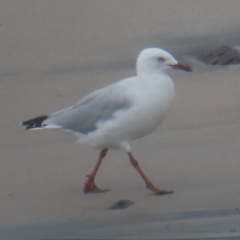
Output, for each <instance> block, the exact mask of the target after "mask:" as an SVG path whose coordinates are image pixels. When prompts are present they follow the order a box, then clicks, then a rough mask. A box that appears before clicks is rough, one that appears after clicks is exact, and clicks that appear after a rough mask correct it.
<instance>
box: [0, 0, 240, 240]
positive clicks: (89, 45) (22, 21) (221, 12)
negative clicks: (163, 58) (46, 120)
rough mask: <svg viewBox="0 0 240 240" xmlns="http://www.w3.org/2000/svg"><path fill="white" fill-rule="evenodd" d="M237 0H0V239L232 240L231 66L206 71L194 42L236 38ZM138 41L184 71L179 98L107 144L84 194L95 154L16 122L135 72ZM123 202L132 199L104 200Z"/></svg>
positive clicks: (235, 223)
mask: <svg viewBox="0 0 240 240" xmlns="http://www.w3.org/2000/svg"><path fill="white" fill-rule="evenodd" d="M239 9H240V1H239V0H228V1H223V0H214V1H213V0H201V1H197V0H181V1H178V0H155V1H154V0H131V1H128V0H121V1H111V0H99V1H94V0H78V1H77V0H68V1H63V0H52V1H47V0H42V1H35V0H22V1H16V0H11V1H9V0H1V1H0V34H1V41H0V51H1V54H0V80H1V87H0V102H1V105H0V108H1V109H0V111H1V122H2V123H1V125H0V132H1V135H0V148H1V161H0V183H1V184H0V193H1V201H0V212H1V218H0V238H1V239H6V240H7V239H208V238H216V239H219V238H221V239H240V200H239V199H240V188H239V185H238V184H239V182H240V174H239V171H240V110H239V109H240V94H239V90H240V77H239V76H240V66H239V65H230V66H207V65H205V64H204V63H202V62H200V61H199V60H198V56H199V54H200V53H202V52H203V51H206V50H208V49H211V48H213V47H218V46H221V45H228V46H233V47H237V48H238V47H240V27H239V26H240V14H239ZM148 47H160V48H163V49H165V50H167V51H169V52H170V53H171V54H173V56H175V57H176V58H177V59H178V60H179V61H182V62H185V63H187V64H189V65H191V66H192V68H193V72H192V73H188V72H181V71H170V72H169V74H170V75H171V77H172V78H173V80H174V84H175V88H176V94H177V97H176V99H175V102H174V105H173V108H172V109H171V112H170V114H169V115H168V116H167V118H166V119H165V121H164V122H163V124H162V126H161V127H160V128H159V129H158V130H157V131H155V132H154V133H152V134H150V135H148V136H146V137H144V138H142V139H140V140H138V141H135V142H134V143H133V145H132V148H133V153H134V155H135V157H136V158H137V159H138V161H139V163H140V165H141V167H142V168H143V169H144V171H145V172H146V174H147V175H148V176H149V178H150V179H151V180H152V182H153V183H154V184H155V185H157V186H158V187H159V188H163V189H167V190H174V191H175V192H174V194H172V195H168V196H155V195H153V194H151V192H150V191H149V190H148V189H146V188H145V185H144V183H143V181H142V179H141V178H140V176H139V175H138V174H137V172H136V171H135V169H134V168H133V167H132V166H131V164H130V163H129V160H128V158H127V154H126V153H125V152H124V151H123V150H117V151H110V152H109V154H108V155H107V157H106V159H105V160H104V162H103V164H102V166H101V168H100V170H99V173H98V175H97V179H96V182H97V183H98V185H99V187H101V188H107V189H110V191H109V192H106V193H103V194H84V193H83V191H82V187H83V184H84V182H85V180H86V175H87V174H88V173H90V171H91V170H92V169H93V167H94V165H95V163H96V160H97V156H98V154H99V153H98V151H96V150H92V149H90V148H88V147H84V146H81V145H77V144H75V138H74V137H73V136H72V135H70V134H66V133H64V132H61V131H57V130H50V131H46V130H43V131H24V129H23V128H22V127H21V126H20V125H19V124H20V122H21V121H23V120H27V119H29V118H32V117H36V116H39V115H42V114H48V113H51V112H54V111H57V110H60V109H62V108H64V107H67V106H70V105H72V104H74V103H75V102H76V101H78V100H79V99H80V98H82V97H84V96H85V95H86V94H88V93H90V92H91V91H94V90H96V89H98V88H100V87H103V86H106V85H108V84H110V83H113V82H116V81H118V80H121V79H122V78H126V77H129V76H133V75H135V59H136V57H137V56H138V54H139V52H140V51H141V50H142V49H144V48H148ZM121 199H127V200H131V201H133V202H134V204H133V205H132V206H130V207H129V208H127V209H122V210H109V209H108V208H109V207H110V206H111V205H113V204H114V203H116V202H117V201H119V200H121Z"/></svg>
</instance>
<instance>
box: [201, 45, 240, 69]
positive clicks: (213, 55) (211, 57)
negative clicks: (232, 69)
mask: <svg viewBox="0 0 240 240" xmlns="http://www.w3.org/2000/svg"><path fill="white" fill-rule="evenodd" d="M199 60H201V61H202V62H204V63H206V64H208V65H230V64H240V52H239V51H238V50H237V49H235V48H233V47H229V46H221V47H218V48H215V49H212V50H208V51H206V52H204V53H203V54H201V55H200V56H199Z"/></svg>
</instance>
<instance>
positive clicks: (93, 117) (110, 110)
mask: <svg viewBox="0 0 240 240" xmlns="http://www.w3.org/2000/svg"><path fill="white" fill-rule="evenodd" d="M121 90H122V91H121ZM130 105H131V101H130V99H129V98H128V97H127V96H126V95H125V94H124V90H123V89H121V87H120V88H119V87H117V88H116V85H115V84H114V85H110V86H108V87H105V88H102V89H99V90H97V91H95V92H93V93H91V94H89V95H87V96H86V97H84V98H82V99H81V100H80V101H79V102H77V103H76V104H75V105H73V106H72V107H69V108H65V109H63V110H61V111H58V112H55V113H53V114H51V115H50V116H49V118H48V119H47V120H45V121H44V122H43V124H44V125H55V126H58V127H61V128H63V129H68V130H72V131H75V132H80V133H83V134H87V133H89V132H92V131H94V130H96V128H97V123H98V122H100V121H104V120H109V119H111V118H113V117H114V113H116V112H117V111H121V110H124V109H128V108H129V107H130Z"/></svg>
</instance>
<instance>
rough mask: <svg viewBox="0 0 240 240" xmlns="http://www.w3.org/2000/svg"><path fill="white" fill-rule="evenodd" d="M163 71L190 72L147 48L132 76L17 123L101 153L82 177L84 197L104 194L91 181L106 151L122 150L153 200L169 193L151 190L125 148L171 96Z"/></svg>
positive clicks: (152, 125)
mask: <svg viewBox="0 0 240 240" xmlns="http://www.w3.org/2000/svg"><path fill="white" fill-rule="evenodd" d="M169 69H180V70H184V71H188V72H190V71H192V69H191V67H189V66H188V65H186V64H183V63H179V62H177V61H176V60H175V58H174V57H173V56H172V55H171V54H169V53H168V52H166V51H165V50H163V49H159V48H148V49H144V50H142V51H141V52H140V54H139V56H138V58H137V63H136V70H137V74H136V75H137V76H134V77H130V78H126V79H123V80H121V81H118V82H116V83H113V84H111V85H109V86H106V87H104V88H101V89H99V90H97V91H94V92H93V93H91V94H89V95H87V96H85V97H84V98H82V99H81V100H80V101H78V102H77V103H76V104H75V105H73V106H71V107H68V108H65V109H63V110H60V111H58V112H54V113H52V114H49V115H44V116H40V117H36V118H34V119H30V120H27V121H24V122H22V123H21V124H22V125H23V126H25V129H46V128H49V129H51V128H60V129H62V130H65V131H70V132H72V133H73V134H74V135H75V136H76V137H77V142H79V143H84V144H88V145H90V146H92V147H94V148H97V149H101V151H100V155H99V158H98V161H97V164H96V166H95V167H94V169H93V171H92V172H91V173H90V174H89V175H87V177H88V179H87V181H86V182H85V184H84V188H83V190H84V192H85V193H87V192H105V191H107V190H102V189H100V188H98V187H97V185H96V184H95V182H94V179H95V176H96V173H97V171H98V169H99V166H100V164H101V162H102V160H103V158H104V157H105V156H106V153H107V151H108V149H118V148H123V149H124V150H126V152H127V154H128V157H129V159H130V162H131V164H132V165H133V166H134V167H135V169H136V170H137V171H138V173H139V174H140V175H141V177H142V178H143V180H144V182H145V183H146V187H147V188H149V189H150V190H151V191H153V192H154V193H156V194H158V195H163V194H170V193H172V192H173V191H166V190H160V189H158V188H157V187H155V186H154V185H153V184H152V183H151V182H150V180H149V179H148V178H147V177H146V175H145V174H144V172H143V171H142V169H141V168H140V166H139V164H138V162H137V160H136V159H135V158H134V157H133V155H132V152H131V146H130V143H131V142H132V141H133V140H135V139H138V138H141V137H144V136H146V135H148V134H149V133H151V132H153V131H154V130H155V129H156V128H157V127H158V126H159V125H160V124H161V122H162V121H163V119H164V118H165V116H166V115H167V113H168V112H169V109H170V107H171V105H172V103H173V100H174V97H175V90H174V84H173V82H172V79H171V78H170V77H169V76H168V75H167V73H166V72H167V70H169Z"/></svg>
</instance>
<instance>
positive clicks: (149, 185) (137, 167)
mask: <svg viewBox="0 0 240 240" xmlns="http://www.w3.org/2000/svg"><path fill="white" fill-rule="evenodd" d="M128 156H129V159H130V162H131V164H132V165H133V166H134V167H135V168H136V170H137V171H138V173H139V174H140V175H141V177H142V178H143V180H144V182H145V183H146V187H147V188H149V189H150V190H151V191H153V192H154V193H156V194H157V195H164V194H171V193H173V192H174V191H165V190H160V189H158V188H156V187H155V186H154V185H153V184H152V183H151V182H150V181H149V179H148V178H147V176H146V175H145V174H144V172H143V171H142V169H141V168H140V166H139V164H138V161H137V160H136V159H134V158H133V155H132V153H130V152H129V153H128Z"/></svg>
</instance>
